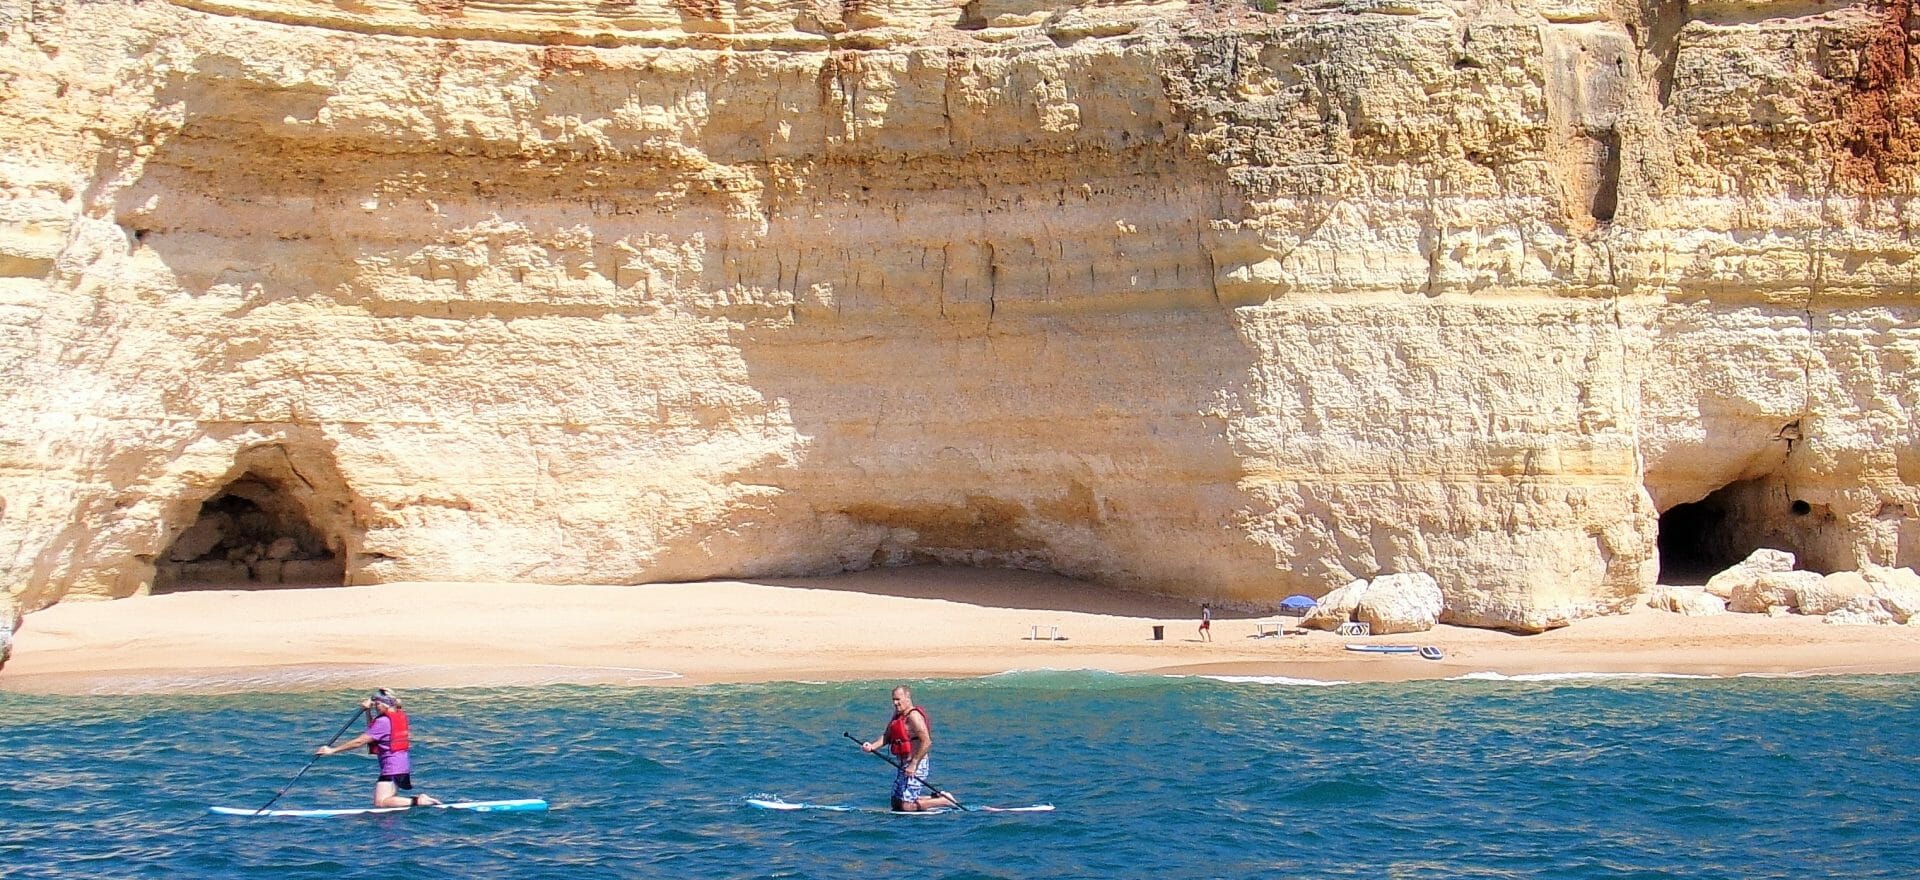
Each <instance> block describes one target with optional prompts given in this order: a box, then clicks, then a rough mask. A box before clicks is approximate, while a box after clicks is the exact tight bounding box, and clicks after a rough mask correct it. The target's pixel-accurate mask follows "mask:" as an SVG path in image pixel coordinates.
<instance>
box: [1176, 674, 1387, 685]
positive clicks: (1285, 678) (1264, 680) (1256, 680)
mask: <svg viewBox="0 0 1920 880" xmlns="http://www.w3.org/2000/svg"><path fill="white" fill-rule="evenodd" d="M1168 677H1169V678H1184V677H1185V676H1168ZM1195 677H1196V678H1206V679H1211V680H1213V681H1224V682H1226V683H1228V684H1271V685H1280V686H1282V687H1334V686H1336V685H1343V684H1355V682H1351V681H1342V680H1339V679H1323V678H1294V677H1293V676H1290V675H1200V676H1195Z"/></svg>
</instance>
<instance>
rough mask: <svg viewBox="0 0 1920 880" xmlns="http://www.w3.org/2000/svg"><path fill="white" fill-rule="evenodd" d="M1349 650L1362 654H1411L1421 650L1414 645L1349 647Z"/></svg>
mask: <svg viewBox="0 0 1920 880" xmlns="http://www.w3.org/2000/svg"><path fill="white" fill-rule="evenodd" d="M1347 650H1349V651H1359V652H1360V653H1362V654H1411V653H1413V652H1415V651H1418V650H1420V649H1419V647H1417V646H1414V645H1348V646H1347Z"/></svg>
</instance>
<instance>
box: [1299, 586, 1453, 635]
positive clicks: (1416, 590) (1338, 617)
mask: <svg viewBox="0 0 1920 880" xmlns="http://www.w3.org/2000/svg"><path fill="white" fill-rule="evenodd" d="M1445 604H1446V600H1445V598H1444V597H1442V596H1441V594H1440V584H1439V583H1438V582H1437V581H1435V580H1434V579H1433V576H1432V575H1429V574H1426V573H1424V572H1418V573H1405V574H1388V575H1381V576H1380V577H1377V578H1374V579H1373V580H1372V581H1371V582H1369V581H1354V582H1353V583H1350V584H1348V585H1346V586H1344V587H1341V588H1339V589H1337V590H1334V591H1333V592H1331V593H1328V594H1327V595H1326V597H1325V598H1323V599H1321V600H1320V605H1319V606H1318V607H1316V608H1314V609H1313V613H1311V614H1309V615H1307V618H1306V619H1305V620H1303V621H1301V625H1302V626H1307V627H1313V628H1315V629H1337V628H1338V627H1339V626H1340V624H1343V623H1347V622H1349V621H1358V622H1360V623H1364V624H1366V625H1367V627H1368V629H1369V630H1371V631H1372V632H1373V633H1374V634H1375V635H1384V634H1388V633H1403V632H1425V631H1426V630H1430V629H1433V625H1434V624H1435V623H1437V622H1439V619H1440V611H1441V609H1442V608H1444V607H1445Z"/></svg>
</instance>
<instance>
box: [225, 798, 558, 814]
mask: <svg viewBox="0 0 1920 880" xmlns="http://www.w3.org/2000/svg"><path fill="white" fill-rule="evenodd" d="M546 808H547V802H546V801H543V800H541V799H539V798H521V799H520V800H512V801H463V802H461V803H456V804H427V805H425V806H419V807H361V808H360V809H354V810H266V811H264V812H263V811H260V810H257V809H249V808H247V807H208V808H207V811H208V812H210V813H218V814H220V815H222V816H298V817H300V818H303V819H316V818H327V817H331V816H359V815H362V814H366V813H404V812H406V811H408V810H468V811H471V812H475V813H529V812H540V811H543V810H545V809H546Z"/></svg>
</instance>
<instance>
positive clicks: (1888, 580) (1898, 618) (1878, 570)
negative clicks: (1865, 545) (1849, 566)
mask: <svg viewBox="0 0 1920 880" xmlns="http://www.w3.org/2000/svg"><path fill="white" fill-rule="evenodd" d="M1860 576H1861V578H1863V579H1864V580H1866V582H1867V586H1868V588H1870V589H1871V590H1873V595H1874V597H1875V598H1877V599H1879V600H1880V605H1881V607H1884V608H1886V609H1887V613H1889V614H1891V615H1893V619H1894V622H1895V623H1911V622H1913V620H1914V618H1915V617H1920V574H1916V573H1914V570H1913V569H1911V568H1883V567H1881V566H1878V565H1874V564H1872V563H1868V564H1866V565H1863V566H1861V567H1860Z"/></svg>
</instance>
